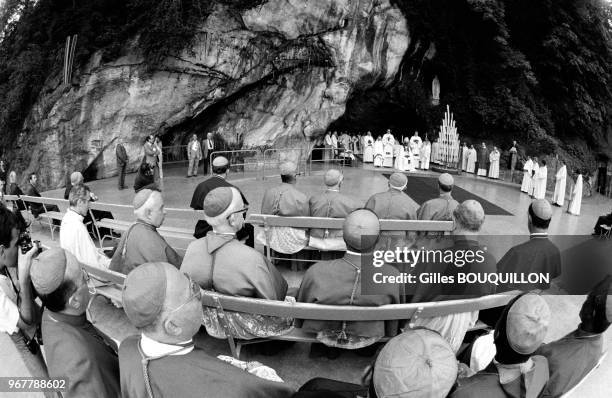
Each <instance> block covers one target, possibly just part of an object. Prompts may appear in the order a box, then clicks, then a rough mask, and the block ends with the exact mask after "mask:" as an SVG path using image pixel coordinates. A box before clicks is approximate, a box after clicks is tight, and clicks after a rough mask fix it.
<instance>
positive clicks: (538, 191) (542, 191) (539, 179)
mask: <svg viewBox="0 0 612 398" xmlns="http://www.w3.org/2000/svg"><path fill="white" fill-rule="evenodd" d="M546 181H548V169H547V167H546V160H544V159H542V161H541V162H540V168H539V169H538V171H537V173H536V175H535V184H536V186H535V189H534V191H533V196H534V197H535V198H536V199H544V198H545V197H546Z"/></svg>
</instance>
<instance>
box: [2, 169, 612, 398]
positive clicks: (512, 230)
mask: <svg viewBox="0 0 612 398" xmlns="http://www.w3.org/2000/svg"><path fill="white" fill-rule="evenodd" d="M389 170H390V169H374V168H373V167H371V166H365V167H363V166H359V167H355V168H345V169H344V174H345V182H344V184H343V187H342V191H343V192H345V193H347V194H349V195H351V196H353V197H355V198H356V199H358V200H361V201H362V202H364V203H365V201H366V200H367V199H368V197H369V196H370V195H371V194H372V193H374V192H378V191H382V190H385V189H386V187H387V179H386V178H385V177H383V176H382V173H383V172H389ZM164 173H165V178H164V192H163V195H164V199H165V203H166V207H176V208H186V207H188V205H189V202H190V200H191V195H192V192H193V190H194V188H195V186H196V185H197V184H198V183H199V182H201V181H203V180H204V178H205V177H204V176H198V177H196V178H189V179H187V178H185V177H184V173H185V168H184V167H182V166H173V167H168V168H166V170H165V172H164ZM322 173H323V167H322V165H317V166H315V167H313V171H312V173H309V174H310V175H307V176H303V177H300V178H299V182H298V185H297V187H298V189H300V190H302V191H303V192H305V193H307V194H313V193H315V192H319V191H321V190H323V184H322V178H321V176H322ZM417 173H418V174H423V172H417ZM269 174H274V173H273V172H272V173H269ZM425 174H431V175H432V176H434V175H436V174H435V173H425ZM256 177H258V176H257V174H256V173H252V172H248V173H244V174H243V173H234V174H231V175H230V177H229V178H230V180H231V181H232V182H234V183H235V185H237V186H238V187H239V188H240V189H241V190H242V191H243V192H244V193H245V195H246V197H247V198H248V200H249V202H250V209H251V212H254V213H256V212H259V209H260V207H261V200H262V198H263V195H264V192H265V190H266V189H269V188H270V187H272V186H274V185H275V184H278V183H279V181H280V178H278V177H277V176H273V177H269V178H267V179H266V180H264V181H262V180H261V179H260V178H259V179H258V178H256ZM133 179H134V175H133V174H132V175H129V176H128V177H127V184H128V186H131V185H132V184H133ZM455 182H456V185H457V186H460V187H462V188H463V189H466V190H469V191H470V192H472V193H474V194H476V195H478V196H481V197H483V198H485V199H487V200H489V201H491V202H493V203H495V204H497V205H498V206H500V207H502V208H504V209H506V210H508V211H509V212H510V213H512V214H513V215H512V216H487V218H486V221H485V224H484V227H483V234H488V235H526V234H527V233H528V231H527V211H526V209H527V206H528V205H529V203H530V199H529V198H528V196H527V195H525V194H522V193H520V190H519V187H518V186H517V185H515V184H510V183H507V182H502V181H491V180H487V179H486V178H481V177H475V176H473V175H467V176H466V175H462V176H456V178H455ZM408 183H410V179H409V182H408ZM88 184H89V186H90V187H91V188H92V190H93V191H94V192H96V194H97V195H98V196H99V197H100V201H101V202H108V203H117V204H131V200H132V198H133V194H134V192H133V190H132V189H128V190H123V191H118V190H117V189H116V186H117V180H116V178H111V179H106V180H100V181H93V182H90V183H88ZM46 195H47V196H53V197H62V195H63V189H61V190H54V191H50V192H47V193H46ZM551 196H552V193H551V192H549V193H548V196H547V197H548V198H549V199H550V197H551ZM566 206H567V203H566ZM610 208H612V201H611V200H610V199H608V198H605V197H602V196H600V195H597V194H596V195H594V196H593V197H591V198H587V199H584V200H583V204H582V214H581V216H579V217H576V216H572V215H569V214H567V213H565V209H561V208H556V207H555V208H554V215H553V221H552V222H551V227H550V232H551V234H559V235H588V234H590V233H591V232H592V228H593V224H594V223H595V220H596V219H597V217H598V216H599V215H601V214H603V213H608V212H609V211H610ZM115 216H116V217H120V218H131V215H129V214H118V215H115ZM195 222H196V220H195V219H188V218H185V219H181V220H176V219H172V220H171V219H168V220H166V223H167V224H168V225H173V226H181V227H192V226H193V225H195ZM34 233H35V236H36V237H37V238H40V239H41V240H43V242H44V243H46V244H48V245H50V246H55V245H57V237H56V240H55V241H51V239H50V235H49V234H48V231H45V230H44V229H41V228H40V226H37V225H34ZM502 254H503V253H495V254H494V255H495V256H496V257H497V258H498V259H499V257H500V256H501V255H502ZM283 274H285V276H286V277H287V279H288V280H289V282H290V285H292V286H297V285H298V284H299V277H300V275H299V274H292V273H291V271H289V270H283ZM547 300H548V302H549V304H550V306H551V310H552V312H553V314H554V317H555V318H554V322H553V324H552V325H551V328H550V330H549V335H548V336H547V341H551V340H554V339H557V338H559V337H562V336H563V335H565V334H567V333H568V332H570V331H571V330H573V329H574V328H575V327H576V325H577V324H578V322H579V318H578V311H579V309H580V306H581V304H582V302H583V300H584V296H548V297H547ZM96 306H100V307H104V306H105V303H103V302H98V301H96V302H95V303H94V308H95V307H96ZM97 314H99V315H96V316H94V320H95V321H96V322H97V323H99V324H107V325H108V324H112V323H113V322H116V323H123V322H124V321H125V315H124V314H123V313H122V312H121V311H110V310H106V311H99V312H98V313H97ZM116 332H117V333H119V334H121V333H126V332H127V331H126V329H125V328H124V329H122V330H116ZM3 338H6V336H0V350H1V351H2V352H3V357H4V353H5V352H6V350H5V347H6V342H4V341H3ZM605 340H606V346H609V345H610V343H611V341H612V332H607V333H606V336H605ZM9 344H10V341H9ZM198 344H199V345H202V346H203V347H204V348H205V349H206V350H207V351H209V352H211V353H213V354H219V353H225V354H227V353H228V349H227V346H226V344H225V343H224V342H223V341H218V340H214V339H211V338H208V337H199V338H198ZM15 354H16V353H13V354H9V357H10V359H11V363H12V362H15V363H18V362H19V358H18V357H16V356H15ZM307 354H308V348H307V346H306V345H295V346H293V347H291V348H290V349H288V350H287V351H285V352H284V353H283V354H282V355H277V356H274V357H266V356H263V355H260V354H258V353H257V352H256V350H253V349H251V348H250V347H248V348H247V349H246V350H245V351H244V358H246V359H256V360H259V361H261V362H263V363H265V364H268V365H270V366H272V367H274V368H275V369H277V371H278V373H279V375H280V376H281V377H283V378H284V379H285V380H287V381H289V382H291V384H293V385H295V386H297V385H299V384H300V383H302V382H303V381H305V380H308V379H309V378H311V377H314V376H320V375H325V376H326V377H332V378H338V379H342V380H347V381H355V382H356V381H358V379H359V376H360V371H361V368H362V367H363V366H365V365H366V364H367V363H368V361H369V359H368V358H363V357H358V356H356V355H354V354H343V355H342V356H341V357H340V358H339V359H338V360H335V361H330V360H327V359H317V360H316V361H312V360H310V359H308V355H307ZM3 362H4V363H7V362H6V361H3ZM0 368H2V366H0ZM11 369H17V368H15V367H12V366H11ZM19 374H21V373H19ZM610 375H612V356H609V357H608V358H607V359H606V361H605V362H604V363H603V364H602V366H601V367H600V368H599V369H598V370H596V371H595V373H594V374H593V375H592V376H591V377H590V378H589V379H588V380H587V381H586V382H585V383H584V384H583V385H581V386H580V388H579V389H578V390H577V391H576V392H575V394H574V395H573V396H574V397H602V398H603V397H609V396H612V378H611V377H610Z"/></svg>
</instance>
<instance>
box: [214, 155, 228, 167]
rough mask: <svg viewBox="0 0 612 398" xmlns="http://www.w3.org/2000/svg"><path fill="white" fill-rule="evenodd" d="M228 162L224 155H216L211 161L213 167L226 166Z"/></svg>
mask: <svg viewBox="0 0 612 398" xmlns="http://www.w3.org/2000/svg"><path fill="white" fill-rule="evenodd" d="M228 164H229V161H228V160H227V158H226V157H224V156H217V157H216V158H214V159H213V162H212V165H213V167H223V166H227V165H228Z"/></svg>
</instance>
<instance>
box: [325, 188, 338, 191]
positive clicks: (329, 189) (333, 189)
mask: <svg viewBox="0 0 612 398" xmlns="http://www.w3.org/2000/svg"><path fill="white" fill-rule="evenodd" d="M327 190H328V191H331V192H340V189H337V188H327Z"/></svg>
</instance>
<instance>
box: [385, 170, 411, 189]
mask: <svg viewBox="0 0 612 398" xmlns="http://www.w3.org/2000/svg"><path fill="white" fill-rule="evenodd" d="M407 184H408V177H406V175H405V174H404V173H393V174H391V177H389V185H391V186H392V187H393V188H397V189H404V188H405V187H406V185H407Z"/></svg>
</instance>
